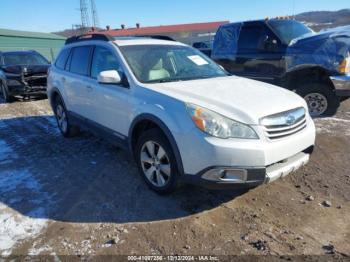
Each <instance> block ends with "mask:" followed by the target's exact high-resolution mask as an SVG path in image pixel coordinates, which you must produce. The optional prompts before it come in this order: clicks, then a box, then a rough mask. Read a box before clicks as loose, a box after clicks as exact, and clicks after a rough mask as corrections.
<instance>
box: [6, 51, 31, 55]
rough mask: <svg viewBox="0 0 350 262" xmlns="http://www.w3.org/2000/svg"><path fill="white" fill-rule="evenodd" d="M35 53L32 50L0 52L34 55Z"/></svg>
mask: <svg viewBox="0 0 350 262" xmlns="http://www.w3.org/2000/svg"><path fill="white" fill-rule="evenodd" d="M35 53H36V51H34V50H26V51H5V52H4V51H0V54H13V55H15V54H35Z"/></svg>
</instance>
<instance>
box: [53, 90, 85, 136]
mask: <svg viewBox="0 0 350 262" xmlns="http://www.w3.org/2000/svg"><path fill="white" fill-rule="evenodd" d="M54 113H55V117H56V121H57V125H58V128H59V130H60V131H61V134H62V135H63V136H64V137H73V136H76V135H77V134H78V133H79V128H78V127H77V126H73V125H72V124H71V122H70V120H69V116H68V112H67V110H66V107H65V105H64V103H63V101H62V99H61V98H60V97H59V96H58V97H57V98H56V101H55V106H54Z"/></svg>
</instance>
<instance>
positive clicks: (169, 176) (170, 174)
mask: <svg viewBox="0 0 350 262" xmlns="http://www.w3.org/2000/svg"><path fill="white" fill-rule="evenodd" d="M134 151H135V158H136V163H137V166H138V168H139V171H140V174H141V175H142V177H143V179H144V180H145V182H146V184H147V185H148V186H149V187H150V188H151V189H152V190H154V191H155V192H157V193H158V194H169V193H171V192H173V191H174V190H175V189H176V188H177V187H178V186H179V177H180V176H179V171H178V170H179V169H178V166H177V162H176V158H175V154H174V152H173V149H172V147H171V145H170V143H169V141H168V139H167V138H166V137H165V136H164V134H163V133H162V132H161V131H160V130H159V129H150V130H147V131H145V132H144V133H143V134H142V135H141V136H140V137H139V139H138V141H137V143H136V146H135V148H134Z"/></svg>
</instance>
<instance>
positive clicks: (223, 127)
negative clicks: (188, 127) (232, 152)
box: [187, 104, 259, 139]
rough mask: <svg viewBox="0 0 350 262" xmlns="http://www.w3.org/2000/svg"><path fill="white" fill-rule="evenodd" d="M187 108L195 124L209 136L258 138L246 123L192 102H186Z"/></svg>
mask: <svg viewBox="0 0 350 262" xmlns="http://www.w3.org/2000/svg"><path fill="white" fill-rule="evenodd" d="M187 110H188V112H189V114H190V116H191V118H192V120H193V122H194V123H195V125H196V126H197V127H198V128H199V129H200V130H202V131H203V132H205V133H207V134H209V135H211V136H215V137H219V138H244V139H259V137H258V135H257V134H256V133H255V131H254V130H253V129H252V128H251V127H250V126H248V125H245V124H242V123H239V122H237V121H234V120H231V119H229V118H226V117H224V116H222V115H220V114H218V113H215V112H213V111H210V110H208V109H205V108H203V107H200V106H196V105H193V104H187Z"/></svg>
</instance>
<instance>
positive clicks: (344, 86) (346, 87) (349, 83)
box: [330, 75, 350, 96]
mask: <svg viewBox="0 0 350 262" xmlns="http://www.w3.org/2000/svg"><path fill="white" fill-rule="evenodd" d="M330 79H331V81H332V82H333V85H334V88H335V93H336V94H337V95H338V96H350V75H343V76H331V77H330Z"/></svg>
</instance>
